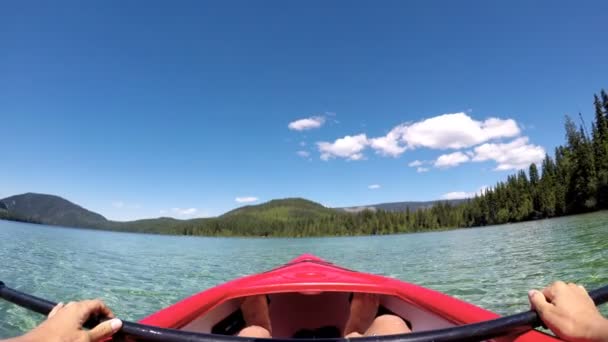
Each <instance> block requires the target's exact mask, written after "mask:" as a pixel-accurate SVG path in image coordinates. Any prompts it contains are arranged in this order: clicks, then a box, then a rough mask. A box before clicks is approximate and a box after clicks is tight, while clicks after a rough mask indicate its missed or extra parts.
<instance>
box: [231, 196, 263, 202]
mask: <svg viewBox="0 0 608 342" xmlns="http://www.w3.org/2000/svg"><path fill="white" fill-rule="evenodd" d="M234 200H235V201H236V202H237V203H251V202H256V201H257V200H258V198H257V197H254V196H243V197H237V198H235V199H234Z"/></svg>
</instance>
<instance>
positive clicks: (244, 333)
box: [239, 325, 271, 338]
mask: <svg viewBox="0 0 608 342" xmlns="http://www.w3.org/2000/svg"><path fill="white" fill-rule="evenodd" d="M239 336H241V337H255V338H270V337H271V336H270V331H268V330H266V329H265V328H262V327H260V326H257V325H252V326H249V327H246V328H244V329H243V330H241V331H240V332H239Z"/></svg>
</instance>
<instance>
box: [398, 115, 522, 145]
mask: <svg viewBox="0 0 608 342" xmlns="http://www.w3.org/2000/svg"><path fill="white" fill-rule="evenodd" d="M395 129H397V130H398V131H400V132H401V134H402V140H403V142H404V143H405V144H406V145H407V147H408V148H416V147H427V148H432V149H448V148H449V149H460V148H466V147H471V146H474V145H477V144H480V143H483V142H486V141H488V140H492V139H497V138H509V137H514V136H517V135H519V134H520V132H521V131H520V129H519V127H518V126H517V123H516V122H515V121H514V120H512V119H506V120H503V119H498V118H489V119H487V120H485V121H477V120H473V119H472V118H471V117H470V116H468V115H467V114H465V113H454V114H443V115H439V116H435V117H432V118H429V119H425V120H422V121H418V122H416V123H414V124H411V125H400V126H397V127H396V128H395Z"/></svg>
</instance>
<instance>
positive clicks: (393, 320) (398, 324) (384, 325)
mask: <svg viewBox="0 0 608 342" xmlns="http://www.w3.org/2000/svg"><path fill="white" fill-rule="evenodd" d="M372 326H373V327H374V328H375V329H374V330H376V331H375V333H376V334H378V335H380V334H382V335H388V334H403V333H408V332H410V329H409V328H408V326H407V324H406V323H405V321H404V320H403V319H402V318H401V317H399V316H395V315H381V316H378V317H376V319H374V323H373V324H372Z"/></svg>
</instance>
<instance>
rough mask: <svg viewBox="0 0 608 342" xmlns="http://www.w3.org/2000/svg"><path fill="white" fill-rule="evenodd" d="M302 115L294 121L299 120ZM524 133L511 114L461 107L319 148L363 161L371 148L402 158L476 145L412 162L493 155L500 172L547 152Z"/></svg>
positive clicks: (456, 161)
mask: <svg viewBox="0 0 608 342" xmlns="http://www.w3.org/2000/svg"><path fill="white" fill-rule="evenodd" d="M313 118H314V117H313ZM313 118H308V119H313ZM308 119H302V120H308ZM302 120H298V121H294V122H293V123H292V124H294V125H295V123H297V122H300V121H302ZM307 122H308V121H307ZM321 124H322V123H321ZM290 125H291V124H290ZM311 125H313V124H311V123H309V122H308V123H307V124H304V123H300V124H299V125H298V127H305V126H311ZM319 125H320V124H319ZM294 129H295V128H294ZM520 135H521V129H520V126H519V125H518V124H517V122H515V120H513V119H501V118H494V117H491V118H488V119H485V120H475V119H473V118H472V117H471V116H469V115H468V114H467V113H464V112H459V113H450V114H442V115H438V116H434V117H431V118H427V119H423V120H420V121H417V122H413V123H402V124H400V125H397V126H395V127H393V129H391V130H390V131H389V132H388V133H387V134H386V135H384V136H380V137H372V138H368V137H367V135H366V134H364V133H361V134H358V135H352V136H351V135H346V136H344V137H343V138H339V139H336V140H335V141H333V142H331V141H329V142H327V141H322V142H317V147H318V150H319V152H320V154H321V159H322V160H330V159H333V158H343V159H347V160H362V159H365V156H364V152H365V150H366V149H368V148H370V149H372V150H374V151H375V152H376V154H378V155H382V156H390V157H398V156H400V155H401V154H403V153H404V152H406V151H407V150H413V149H417V148H428V149H437V150H445V149H453V150H460V149H470V148H473V150H467V151H456V152H453V153H448V154H443V155H441V156H439V157H438V158H437V159H436V160H435V161H420V160H414V161H412V162H410V163H409V164H408V166H410V167H414V168H416V170H417V171H418V172H427V171H429V170H428V167H424V165H427V164H430V165H433V166H435V167H438V168H448V167H454V166H457V165H460V164H462V163H466V162H471V161H474V162H482V161H488V160H493V161H495V162H496V163H497V164H498V165H497V167H496V169H495V170H498V171H499V170H511V169H521V168H525V167H528V166H529V164H531V163H538V162H540V161H541V160H542V158H543V157H544V154H545V151H544V149H543V148H542V147H541V146H537V145H533V144H530V143H529V142H528V137H522V136H520ZM508 138H514V140H513V141H511V142H507V143H503V142H501V141H500V140H503V139H508ZM497 140H498V141H497ZM302 156H303V155H302Z"/></svg>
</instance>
